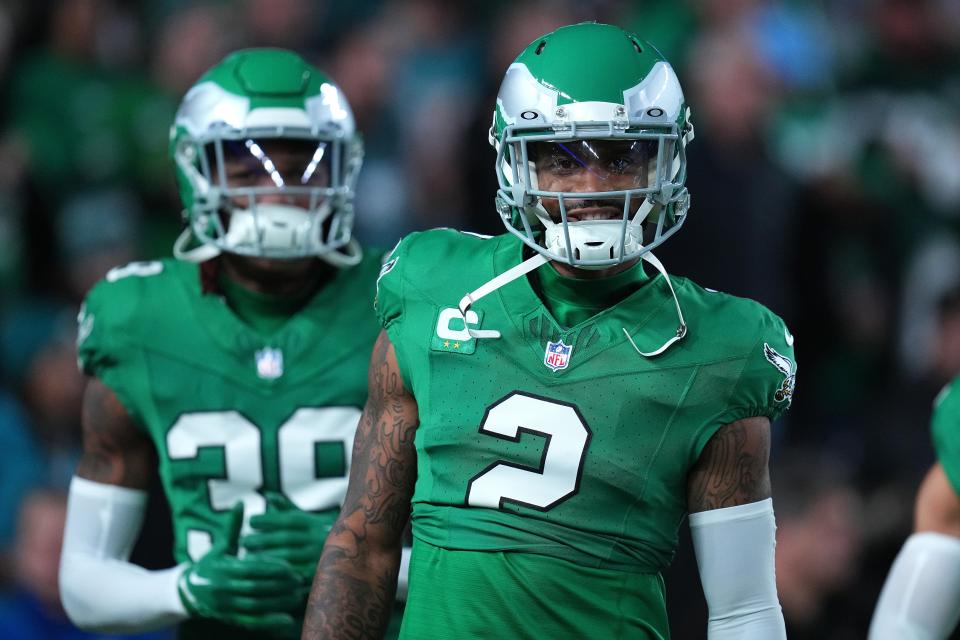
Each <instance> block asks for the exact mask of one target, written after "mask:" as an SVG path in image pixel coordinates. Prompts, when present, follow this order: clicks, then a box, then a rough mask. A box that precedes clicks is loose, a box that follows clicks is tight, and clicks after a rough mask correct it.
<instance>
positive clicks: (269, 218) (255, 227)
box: [224, 204, 318, 251]
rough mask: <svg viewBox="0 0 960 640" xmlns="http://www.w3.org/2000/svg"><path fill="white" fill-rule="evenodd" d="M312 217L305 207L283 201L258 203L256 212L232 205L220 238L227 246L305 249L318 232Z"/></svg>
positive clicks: (312, 242) (313, 241) (272, 249)
mask: <svg viewBox="0 0 960 640" xmlns="http://www.w3.org/2000/svg"><path fill="white" fill-rule="evenodd" d="M315 219H316V218H315V217H314V216H313V215H312V214H310V213H308V212H307V210H306V209H303V208H301V207H294V206H291V205H286V204H258V205H256V213H254V211H253V210H251V209H234V210H233V211H232V212H231V214H230V226H229V228H228V229H227V233H226V235H225V236H224V241H225V244H226V245H227V246H228V247H231V248H241V247H242V248H248V247H249V248H252V249H255V248H258V247H262V248H263V249H264V250H267V251H279V250H306V249H308V248H309V247H310V246H312V245H314V244H315V240H314V239H315V238H316V237H317V234H318V229H316V228H315V225H314V220H315ZM258 238H259V242H258Z"/></svg>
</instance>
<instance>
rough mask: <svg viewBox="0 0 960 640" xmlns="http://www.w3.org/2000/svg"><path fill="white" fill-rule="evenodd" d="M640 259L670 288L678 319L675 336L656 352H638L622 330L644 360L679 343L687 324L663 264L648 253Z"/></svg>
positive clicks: (631, 342) (631, 339)
mask: <svg viewBox="0 0 960 640" xmlns="http://www.w3.org/2000/svg"><path fill="white" fill-rule="evenodd" d="M642 257H643V260H644V261H645V262H648V263H650V264H651V265H653V268H654V269H656V270H657V271H659V272H660V273H661V274H662V275H663V279H664V280H665V281H666V283H667V286H668V287H669V288H670V295H672V296H673V304H674V306H676V308H677V317H678V318H679V319H680V326H679V327H677V333H676V335H674V336H673V337H672V338H670V339H669V340H667V341H666V342H664V343H663V346H661V347H660V348H659V349H657V350H656V351H649V352H645V351H640V348H639V347H637V343H636V342H634V341H633V338H631V337H630V332H629V331H627V330H626V329H625V328H624V329H623V335H625V336H627V340H629V341H630V344H631V345H632V346H633V348H634V349H635V350H636V352H637V353H639V354H640V355H642V356H643V357H645V358H653V357H655V356H658V355H660V354H661V353H663V352H664V351H666V350H667V349H669V348H670V346H671V345H673V344H674V343H675V342H679V341H680V340H682V339H683V337H684V336H686V335H687V322H686V321H685V320H684V319H683V311H682V310H681V309H680V300H679V299H677V292H676V291H674V290H673V282H671V281H670V274H668V273H667V270H666V268H665V267H664V266H663V263H662V262H660V259H659V258H657V256H655V255H653V253H651V252H649V251H648V252H647V253H645V254H643V256H642Z"/></svg>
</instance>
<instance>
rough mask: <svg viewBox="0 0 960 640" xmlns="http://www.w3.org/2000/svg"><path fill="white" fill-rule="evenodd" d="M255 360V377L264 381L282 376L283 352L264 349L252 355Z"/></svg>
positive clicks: (269, 348)
mask: <svg viewBox="0 0 960 640" xmlns="http://www.w3.org/2000/svg"><path fill="white" fill-rule="evenodd" d="M254 356H255V358H256V360H257V375H258V376H260V377H261V378H263V379H264V380H275V379H276V378H279V377H280V376H282V375H283V352H282V351H280V349H273V348H271V347H266V348H265V349H261V350H260V351H257V352H256V353H255V354H254Z"/></svg>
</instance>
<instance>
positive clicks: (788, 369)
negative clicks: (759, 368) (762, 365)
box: [763, 342, 797, 405]
mask: <svg viewBox="0 0 960 640" xmlns="http://www.w3.org/2000/svg"><path fill="white" fill-rule="evenodd" d="M763 355H764V357H766V359H767V362H769V363H770V364H772V365H773V366H774V367H776V369H777V371H779V372H780V373H782V374H783V376H784V378H783V382H782V383H781V384H780V388H779V389H777V390H776V392H774V394H773V399H774V400H776V401H777V402H786V403H787V404H788V405H789V404H790V401H791V400H792V399H793V385H794V384H795V382H796V380H797V369H796V366H795V365H794V364H793V361H791V360H790V358H788V357H786V356H784V355H781V354H779V353H777V350H776V349H774V348H773V347H771V346H770V345H769V344H767V343H766V342H764V343H763Z"/></svg>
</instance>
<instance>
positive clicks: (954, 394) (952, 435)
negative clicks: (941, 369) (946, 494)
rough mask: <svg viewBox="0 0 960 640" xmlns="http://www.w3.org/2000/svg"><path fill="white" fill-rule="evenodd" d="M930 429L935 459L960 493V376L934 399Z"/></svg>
mask: <svg viewBox="0 0 960 640" xmlns="http://www.w3.org/2000/svg"><path fill="white" fill-rule="evenodd" d="M931 430H932V431H933V446H934V449H936V452H937V460H938V461H939V462H940V466H942V467H943V471H944V473H946V474H947V478H948V479H949V480H950V484H951V485H953V490H954V491H956V492H957V495H960V378H956V379H954V381H953V382H951V383H950V384H948V385H947V386H946V387H944V388H943V391H941V392H940V395H938V396H937V399H936V400H935V401H934V403H933V418H932V419H931Z"/></svg>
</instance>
